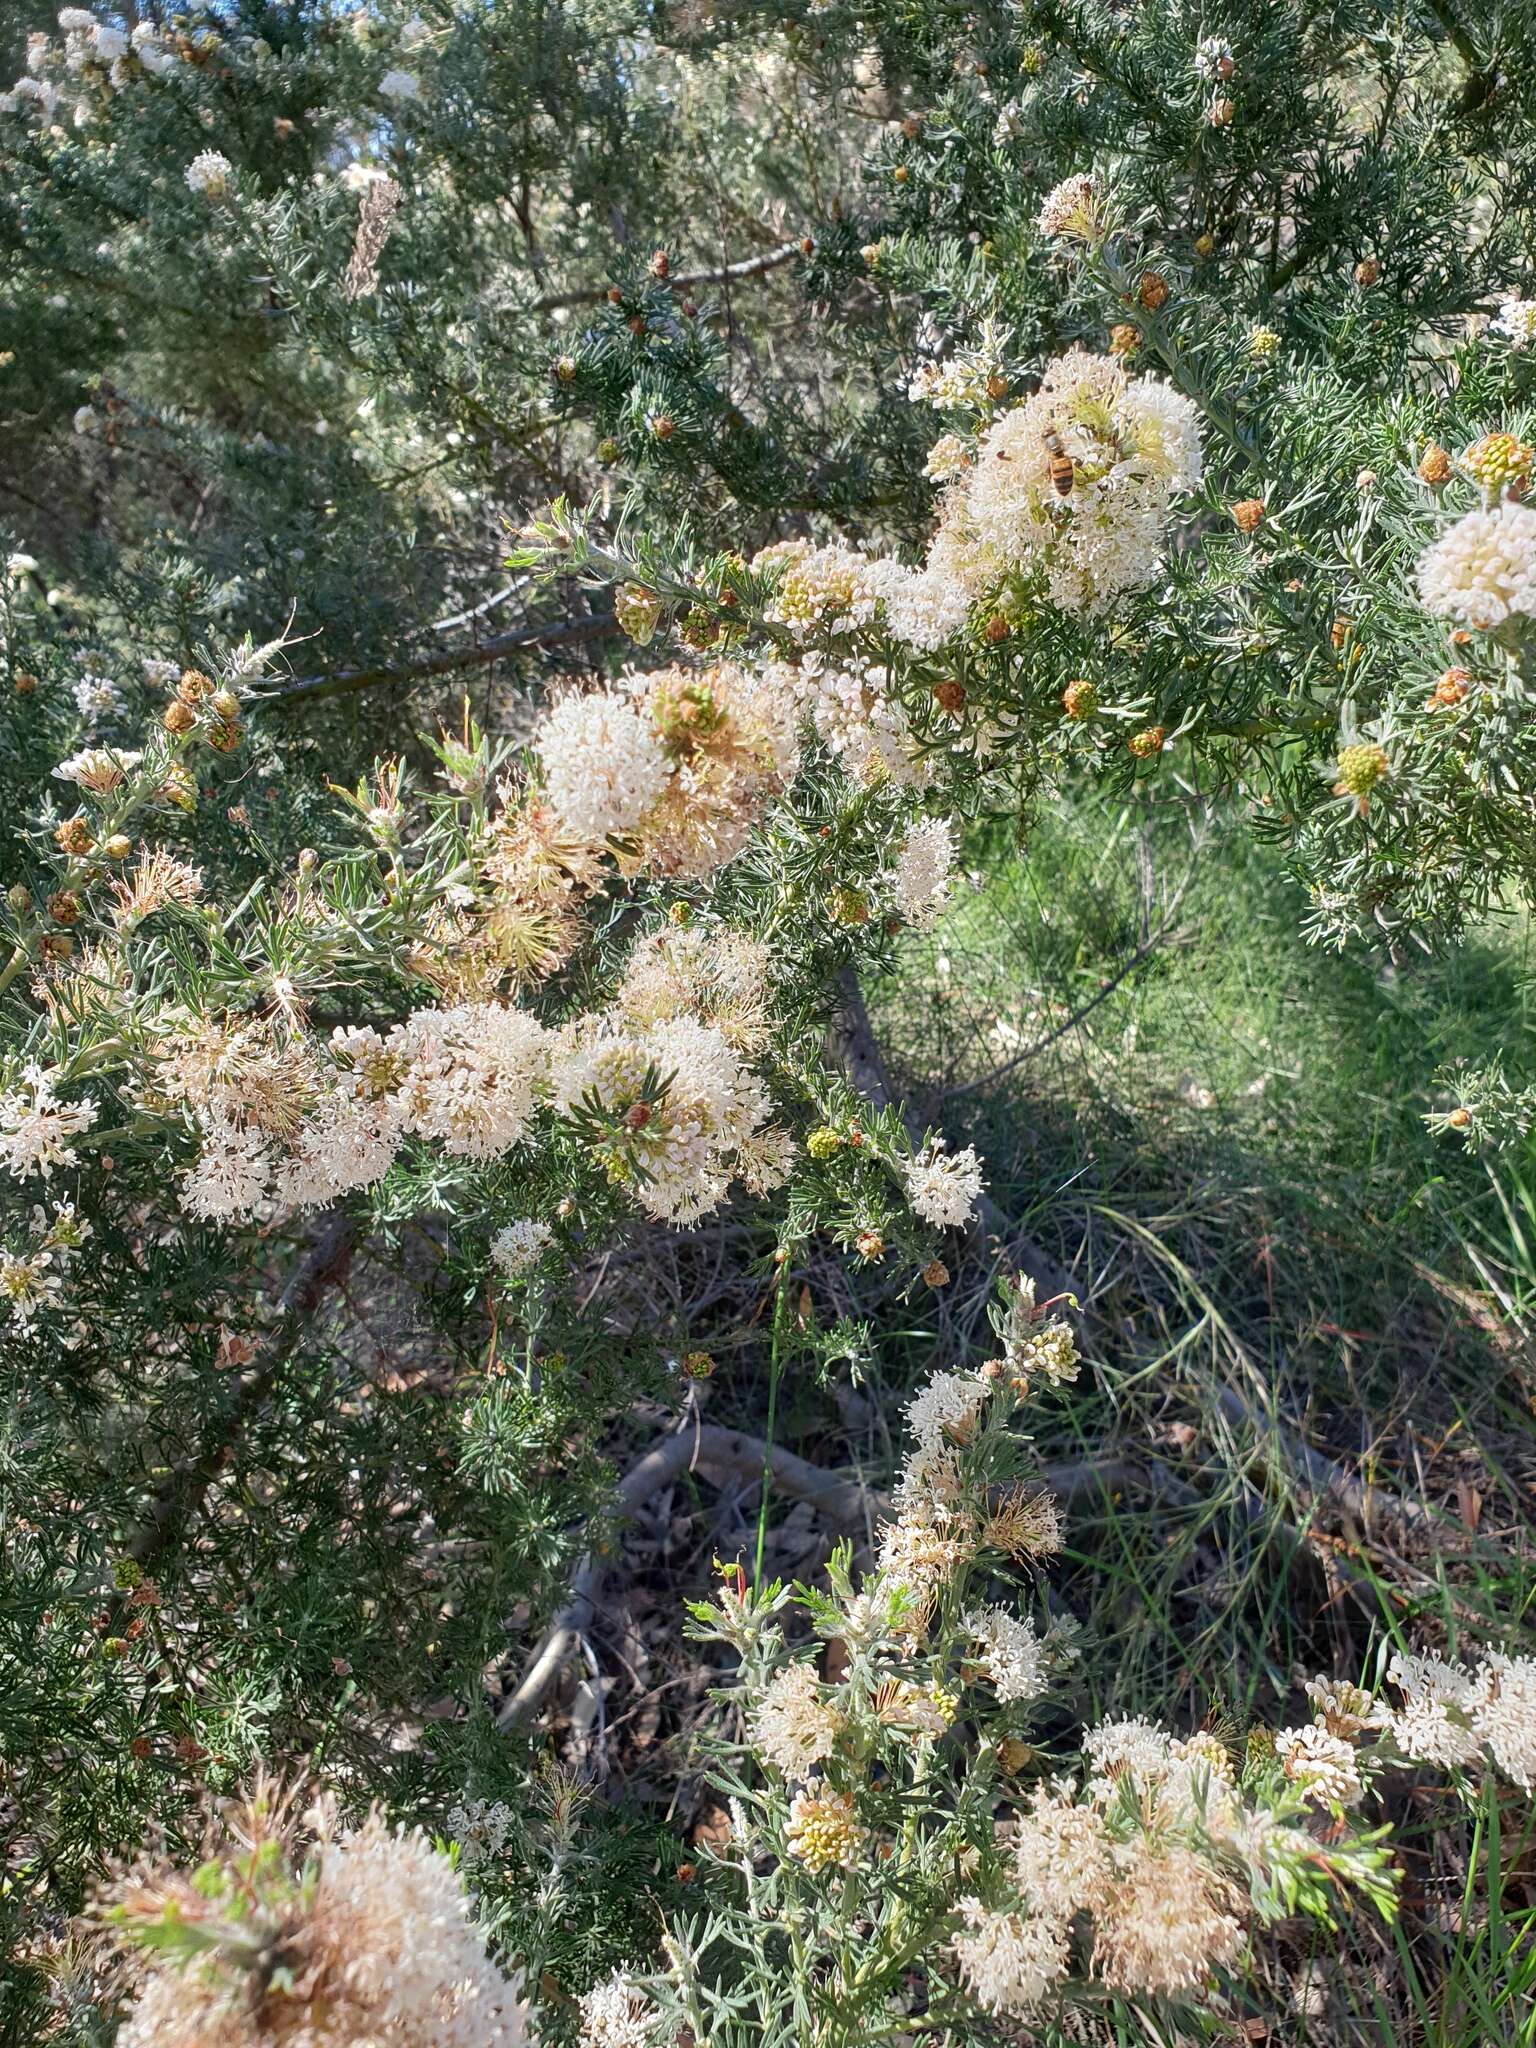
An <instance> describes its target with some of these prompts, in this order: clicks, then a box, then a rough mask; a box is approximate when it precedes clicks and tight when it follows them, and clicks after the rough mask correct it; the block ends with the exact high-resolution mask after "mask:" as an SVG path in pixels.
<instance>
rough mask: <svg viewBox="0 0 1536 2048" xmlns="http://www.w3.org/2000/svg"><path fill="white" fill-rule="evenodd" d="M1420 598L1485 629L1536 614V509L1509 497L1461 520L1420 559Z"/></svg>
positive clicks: (1447, 615) (1442, 615) (1439, 610)
mask: <svg viewBox="0 0 1536 2048" xmlns="http://www.w3.org/2000/svg"><path fill="white" fill-rule="evenodd" d="M1419 598H1420V601H1421V602H1422V603H1423V605H1424V608H1425V610H1426V611H1430V612H1433V613H1435V614H1436V616H1437V617H1440V618H1447V619H1454V620H1455V621H1456V622H1457V624H1458V625H1462V626H1471V627H1472V628H1474V629H1475V630H1476V631H1478V632H1481V633H1489V632H1492V631H1493V630H1494V629H1495V628H1496V627H1499V626H1502V625H1504V624H1505V623H1506V621H1508V620H1510V619H1512V618H1517V617H1518V618H1527V619H1528V618H1536V511H1532V510H1531V508H1530V507H1529V506H1527V505H1519V504H1516V503H1514V502H1513V501H1512V500H1511V499H1508V498H1506V499H1505V500H1504V502H1503V503H1502V504H1500V505H1497V506H1495V507H1494V508H1493V509H1492V510H1486V511H1477V512H1468V513H1467V514H1466V515H1465V516H1464V517H1463V518H1461V519H1458V520H1457V522H1456V524H1455V525H1454V526H1452V527H1449V528H1448V529H1447V530H1446V531H1445V532H1444V533H1443V534H1441V536H1440V538H1439V539H1438V540H1437V541H1435V542H1434V543H1433V544H1432V545H1431V546H1430V547H1429V548H1428V549H1427V550H1426V552H1425V554H1424V556H1423V557H1422V559H1421V560H1420V562H1419Z"/></svg>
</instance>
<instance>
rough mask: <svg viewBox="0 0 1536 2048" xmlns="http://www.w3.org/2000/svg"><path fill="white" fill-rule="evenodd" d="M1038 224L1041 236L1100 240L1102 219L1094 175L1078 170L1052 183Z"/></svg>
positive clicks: (1090, 240)
mask: <svg viewBox="0 0 1536 2048" xmlns="http://www.w3.org/2000/svg"><path fill="white" fill-rule="evenodd" d="M1036 225H1037V226H1038V228H1039V230H1040V232H1041V234H1042V235H1046V236H1049V237H1050V239H1051V240H1053V241H1080V242H1092V241H1097V239H1098V237H1099V234H1100V233H1101V231H1102V227H1103V222H1102V220H1101V218H1100V207H1099V195H1098V193H1097V191H1096V190H1095V189H1094V183H1093V180H1092V178H1088V177H1084V176H1083V175H1082V173H1081V172H1079V173H1078V174H1077V175H1076V176H1074V177H1070V178H1063V179H1062V181H1061V183H1060V184H1059V185H1054V186H1052V188H1051V190H1050V191H1049V192H1047V193H1046V195H1045V202H1044V204H1043V205H1042V206H1041V208H1040V215H1039V219H1038V221H1037V222H1036Z"/></svg>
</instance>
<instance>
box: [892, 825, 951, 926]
mask: <svg viewBox="0 0 1536 2048" xmlns="http://www.w3.org/2000/svg"><path fill="white" fill-rule="evenodd" d="M954 865H955V828H954V826H953V825H952V824H951V823H950V822H949V820H948V819H947V818H924V819H922V820H921V821H920V822H919V823H918V824H916V825H914V826H913V827H912V829H911V830H910V831H909V832H908V834H907V836H906V838H905V839H904V840H903V841H902V842H901V846H900V849H899V850H898V852H897V855H896V869H895V873H894V874H893V876H892V878H891V882H892V888H893V891H894V893H895V897H896V908H897V909H898V910H899V911H900V913H901V915H902V917H903V918H904V919H905V920H906V922H907V923H908V924H911V925H915V926H916V927H917V929H918V930H919V931H930V930H931V929H932V927H933V925H934V922H935V920H936V919H937V917H938V914H939V912H940V911H941V910H942V909H943V908H944V905H945V904H946V903H947V902H948V900H949V889H950V876H951V875H952V873H953V871H954Z"/></svg>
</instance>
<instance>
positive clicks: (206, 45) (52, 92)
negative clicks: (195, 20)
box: [0, 7, 221, 126]
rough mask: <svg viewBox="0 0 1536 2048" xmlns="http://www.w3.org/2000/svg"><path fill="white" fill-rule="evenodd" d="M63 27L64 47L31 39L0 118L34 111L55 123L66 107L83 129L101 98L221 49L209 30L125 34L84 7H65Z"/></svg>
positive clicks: (144, 26) (153, 28) (140, 29)
mask: <svg viewBox="0 0 1536 2048" xmlns="http://www.w3.org/2000/svg"><path fill="white" fill-rule="evenodd" d="M59 27H60V29H61V30H62V31H63V41H62V42H61V43H56V42H55V41H54V40H53V38H52V37H51V36H48V35H45V34H41V33H38V34H34V35H30V36H28V38H27V68H26V70H25V71H24V72H23V74H22V75H21V77H20V78H18V79H17V80H16V82H15V84H14V85H13V86H12V87H11V89H10V91H9V92H5V93H0V113H18V112H25V111H28V110H31V111H34V112H36V113H37V114H38V115H39V116H40V117H41V119H43V120H44V121H52V120H54V119H56V118H57V116H58V114H59V111H60V109H61V106H63V105H64V104H65V103H66V102H68V103H70V105H71V108H72V113H73V118H74V120H75V123H76V125H77V126H84V125H86V124H87V123H88V122H89V121H90V120H91V119H92V118H93V117H94V111H95V106H94V103H95V99H96V97H97V96H98V95H99V94H100V93H102V92H114V93H116V92H123V91H125V90H126V89H127V88H128V87H129V86H131V85H133V84H135V83H137V82H138V81H139V80H141V79H156V78H164V77H165V76H166V75H167V74H168V73H169V72H172V71H174V70H176V69H177V67H178V66H180V65H182V64H183V63H191V64H199V63H206V62H207V60H208V58H209V57H210V56H212V54H213V53H214V51H215V50H217V49H219V48H220V47H221V44H220V39H219V37H218V36H217V35H216V34H215V33H214V31H213V30H212V29H210V28H203V29H199V30H198V31H197V32H196V33H195V34H193V35H190V36H184V35H179V34H174V33H170V32H168V31H167V30H166V29H164V28H162V27H161V26H160V25H159V24H158V23H156V22H152V21H141V22H138V23H136V24H135V26H134V28H133V29H132V31H131V32H125V31H124V30H123V29H121V28H119V27H117V25H116V24H115V23H113V22H109V21H98V20H97V19H96V17H95V16H94V15H93V14H91V13H90V12H88V10H87V9H85V8H83V7H66V8H64V9H63V10H62V11H61V12H60V14H59Z"/></svg>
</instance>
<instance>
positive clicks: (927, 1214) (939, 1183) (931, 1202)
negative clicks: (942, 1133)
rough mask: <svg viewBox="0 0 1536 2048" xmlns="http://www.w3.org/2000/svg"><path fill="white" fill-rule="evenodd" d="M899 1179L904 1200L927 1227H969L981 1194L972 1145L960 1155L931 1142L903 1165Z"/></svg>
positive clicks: (975, 1157) (980, 1181)
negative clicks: (903, 1190) (905, 1196)
mask: <svg viewBox="0 0 1536 2048" xmlns="http://www.w3.org/2000/svg"><path fill="white" fill-rule="evenodd" d="M902 1178H903V1179H904V1180H905V1182H906V1187H907V1200H908V1201H909V1202H910V1203H911V1204H912V1207H913V1208H914V1209H915V1210H916V1211H917V1213H918V1215H919V1216H921V1217H922V1218H923V1220H924V1221H925V1222H927V1223H932V1224H933V1225H934V1226H935V1227H936V1228H937V1229H940V1230H947V1229H956V1228H958V1227H959V1226H960V1225H961V1224H963V1223H969V1221H970V1220H971V1217H972V1216H973V1215H974V1214H975V1213H976V1202H977V1198H978V1197H979V1196H980V1194H981V1188H982V1175H981V1161H980V1160H979V1159H978V1158H977V1156H976V1148H975V1146H974V1145H967V1146H966V1147H965V1149H964V1151H962V1152H953V1153H951V1152H946V1151H945V1150H944V1148H943V1143H942V1141H941V1140H935V1141H934V1142H933V1143H932V1144H930V1145H928V1146H927V1147H926V1148H925V1149H924V1150H923V1151H922V1152H920V1153H918V1154H917V1155H916V1157H915V1158H912V1159H909V1160H907V1161H905V1162H904V1164H903V1166H902Z"/></svg>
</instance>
